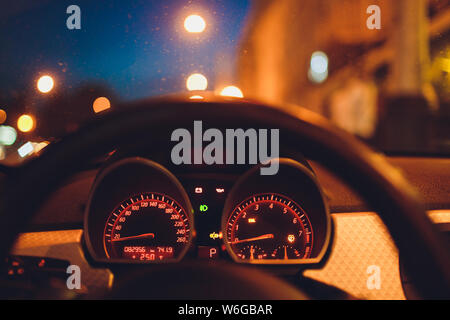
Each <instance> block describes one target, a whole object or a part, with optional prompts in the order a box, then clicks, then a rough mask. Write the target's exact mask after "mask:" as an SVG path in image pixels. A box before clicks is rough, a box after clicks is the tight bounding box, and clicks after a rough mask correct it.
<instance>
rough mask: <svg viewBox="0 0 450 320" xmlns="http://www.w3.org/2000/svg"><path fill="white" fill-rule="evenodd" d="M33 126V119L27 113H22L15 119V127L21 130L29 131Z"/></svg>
mask: <svg viewBox="0 0 450 320" xmlns="http://www.w3.org/2000/svg"><path fill="white" fill-rule="evenodd" d="M34 127H35V120H34V118H33V117H32V116H31V115H29V114H23V115H21V116H20V117H19V119H18V120H17V129H19V130H20V131H22V132H30V131H31V130H33V129H34Z"/></svg>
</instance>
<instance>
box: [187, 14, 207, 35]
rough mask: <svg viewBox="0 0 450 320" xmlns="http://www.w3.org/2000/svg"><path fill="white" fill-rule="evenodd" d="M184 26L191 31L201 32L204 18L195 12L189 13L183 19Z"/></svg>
mask: <svg viewBox="0 0 450 320" xmlns="http://www.w3.org/2000/svg"><path fill="white" fill-rule="evenodd" d="M184 28H185V29H186V31H187V32H191V33H200V32H203V31H204V30H205V28H206V22H205V19H203V18H202V17H201V16H199V15H196V14H193V15H190V16H188V17H187V18H186V19H185V20H184Z"/></svg>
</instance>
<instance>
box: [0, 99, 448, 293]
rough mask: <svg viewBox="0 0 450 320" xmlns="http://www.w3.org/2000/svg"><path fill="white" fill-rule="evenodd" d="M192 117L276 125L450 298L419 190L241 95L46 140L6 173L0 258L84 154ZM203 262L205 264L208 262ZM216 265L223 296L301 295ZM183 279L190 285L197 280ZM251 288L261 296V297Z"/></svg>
mask: <svg viewBox="0 0 450 320" xmlns="http://www.w3.org/2000/svg"><path fill="white" fill-rule="evenodd" d="M194 120H202V121H203V123H204V125H205V126H209V127H218V128H220V127H224V126H225V127H230V128H245V127H253V128H278V129H279V130H280V139H283V141H287V142H289V143H291V145H293V146H297V148H298V150H300V151H301V152H302V153H303V154H304V155H305V156H306V157H307V158H309V159H312V160H316V161H317V162H318V163H320V164H322V165H323V166H324V167H326V168H328V169H329V170H330V171H332V172H334V173H335V174H336V175H337V176H339V177H340V178H341V179H342V180H343V181H345V182H347V183H348V184H349V186H351V187H352V188H353V189H354V190H357V192H358V193H359V195H360V196H361V197H362V198H363V199H364V200H365V201H366V202H367V203H368V204H369V205H370V206H371V207H372V208H373V210H375V211H376V212H377V213H378V214H379V216H380V217H381V219H382V220H383V222H384V224H385V225H386V227H387V229H388V230H389V232H390V234H391V236H392V238H393V239H394V241H395V243H396V245H397V247H398V249H399V251H400V254H401V255H402V258H403V261H404V264H405V268H406V269H407V272H408V275H409V277H410V278H411V280H412V281H413V283H414V284H415V287H416V289H417V292H418V294H419V295H420V297H422V298H433V299H434V298H447V299H448V298H450V256H449V251H448V248H447V247H446V245H445V244H444V241H443V239H441V235H440V233H439V231H438V230H437V229H436V228H435V227H434V226H433V224H432V223H431V221H430V220H429V218H428V217H427V215H426V213H425V211H424V209H423V207H422V205H421V203H420V201H419V197H418V194H417V193H416V192H415V190H414V189H413V188H412V187H411V186H410V185H409V183H408V182H407V181H406V180H405V179H404V178H403V176H402V175H401V174H400V173H399V172H398V171H397V170H396V169H395V168H393V167H392V166H391V165H390V164H389V163H388V162H387V161H386V159H385V158H384V157H383V156H382V155H380V154H378V153H376V152H374V151H373V150H371V149H370V148H368V147H367V146H366V145H364V144H363V143H362V142H360V141H359V140H358V139H356V138H354V137H353V136H352V135H350V134H348V133H346V132H344V131H342V130H340V129H337V128H335V127H334V126H333V125H331V124H330V123H329V122H328V121H327V120H326V119H324V118H322V117H321V116H319V115H317V114H315V113H313V112H310V111H308V110H305V109H301V108H298V107H293V106H284V107H283V108H282V109H281V108H274V107H270V106H267V105H263V104H259V103H255V102H249V101H244V100H239V99H238V100H235V99H223V100H217V99H216V100H212V101H209V100H208V101H200V102H198V100H197V101H194V100H190V101H189V100H176V99H174V100H169V99H165V100H163V99H161V100H150V101H138V102H134V103H130V104H127V105H124V106H122V108H120V111H118V112H110V113H106V114H104V116H102V117H98V118H97V119H95V120H94V121H93V122H91V123H89V124H87V125H86V126H84V127H83V128H82V129H80V130H79V131H77V132H75V133H73V134H71V135H68V136H67V137H65V138H63V139H62V140H61V141H59V142H56V143H53V144H50V145H49V146H48V147H46V148H45V149H44V152H43V153H42V154H41V156H39V157H37V158H35V159H32V160H30V161H29V162H27V163H25V164H24V165H23V166H21V167H20V168H19V169H17V170H15V171H14V172H13V173H11V174H10V175H8V176H7V178H6V183H5V185H4V186H5V188H4V190H3V192H2V193H1V201H0V217H1V219H2V227H3V232H2V233H1V235H0V237H1V241H0V256H2V257H5V256H6V255H7V254H8V253H9V250H10V249H11V247H12V245H13V242H14V239H15V237H16V236H17V235H18V233H19V232H20V231H21V230H23V228H24V227H25V225H26V223H27V222H28V221H30V218H31V217H32V215H33V213H35V212H36V211H37V209H38V208H39V206H40V205H41V204H42V203H43V200H44V199H46V198H47V197H48V196H49V194H50V193H51V192H53V191H54V190H56V188H57V187H58V186H59V185H60V184H61V183H62V182H63V181H64V180H65V179H66V178H68V177H69V176H70V175H72V174H73V173H75V172H77V171H79V170H80V169H81V168H82V167H83V165H85V164H87V163H88V162H89V161H90V160H92V159H94V158H95V157H99V156H101V155H103V154H105V153H107V152H109V151H111V150H113V149H114V148H115V147H116V146H118V145H122V144H123V145H126V143H127V141H132V140H133V139H142V137H144V136H145V137H147V136H149V137H150V138H151V139H156V138H157V137H159V138H162V139H167V141H170V132H172V130H173V129H175V128H191V127H192V125H193V121H194ZM24 199H25V200H24ZM181 264H182V263H181ZM176 268H177V266H176V265H174V266H170V267H167V268H166V269H165V270H163V271H157V272H161V273H162V274H165V273H167V272H169V271H170V270H172V271H173V270H174V269H176ZM201 268H202V269H201V270H206V269H207V266H203V267H201ZM218 269H221V268H218ZM222 269H225V268H222ZM238 269H239V270H238ZM187 270H198V269H196V268H191V269H189V268H187ZM236 270H238V271H236ZM219 271H220V272H221V275H220V274H219ZM219 271H217V272H215V271H214V270H208V271H207V272H205V273H203V274H204V275H205V274H208V275H210V276H211V277H213V276H215V277H219V278H220V279H222V280H217V281H221V284H223V285H225V284H226V283H228V284H229V283H231V284H232V285H233V286H239V287H234V288H236V289H235V290H232V287H230V285H228V287H229V289H230V290H231V291H232V292H234V296H231V297H229V298H243V297H249V298H251V297H256V298H258V297H263V298H273V299H278V298H286V296H287V295H288V296H289V297H291V298H299V299H300V298H305V295H304V294H302V293H301V292H299V291H298V290H296V289H293V288H291V289H292V290H291V289H289V285H288V284H286V283H284V282H283V281H282V280H280V279H273V277H272V278H271V276H269V275H266V274H265V273H263V272H257V273H255V275H254V276H257V277H260V278H259V280H260V281H251V280H248V279H249V277H250V278H251V275H248V274H245V275H246V276H244V277H243V276H242V273H241V271H242V266H233V267H230V266H228V267H227V268H226V270H219ZM183 272H189V271H186V270H184V271H183ZM192 272H193V275H194V276H193V277H192V278H198V277H197V276H198V274H197V273H198V271H192ZM196 272H197V273H196ZM223 272H225V273H226V275H225V276H223ZM239 274H240V275H239ZM143 277H145V275H144V276H143ZM203 277H204V276H203ZM261 277H262V278H261ZM186 278H189V274H187V275H186ZM233 279H234V281H233ZM245 279H247V280H245ZM264 279H266V280H267V281H265V280H264ZM261 280H263V281H261ZM165 285H167V283H165ZM173 285H177V284H173ZM185 285H186V286H189V285H190V286H192V288H196V286H197V285H198V283H194V282H192V283H190V284H189V283H188V284H185ZM219 285H220V283H219ZM244 286H248V287H247V289H248V290H247V289H246V290H244V291H246V294H247V296H242V295H239V292H240V291H241V288H243V287H244ZM192 288H191V289H192ZM276 288H280V289H283V290H284V292H285V293H286V294H281V293H280V292H282V291H283V290H277V289H276ZM197 289H198V290H194V291H197V292H198V291H199V290H200V291H201V290H202V286H200V287H198V288H197ZM232 292H230V294H233V293H232ZM257 292H264V293H265V294H264V295H262V296H261V295H257V294H256V293H257ZM252 294H255V295H253V296H252ZM186 298H189V297H186ZM222 298H223V297H222Z"/></svg>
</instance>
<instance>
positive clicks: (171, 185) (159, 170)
mask: <svg viewBox="0 0 450 320" xmlns="http://www.w3.org/2000/svg"><path fill="white" fill-rule="evenodd" d="M133 165H136V166H142V168H145V169H146V170H148V172H146V174H147V175H149V176H151V175H152V174H155V177H157V178H158V179H165V183H166V185H167V187H166V189H174V190H176V192H175V193H176V195H173V194H168V192H167V191H165V190H164V191H161V190H151V189H154V188H144V189H145V190H144V189H140V190H134V192H131V191H130V192H129V193H127V190H123V197H122V198H118V199H116V201H117V202H116V203H115V204H114V205H112V206H111V208H109V210H106V209H105V210H104V212H102V213H101V216H100V217H97V220H101V219H102V216H105V217H104V218H105V219H104V221H103V225H102V226H101V227H102V229H101V235H100V238H101V241H96V243H97V242H101V244H103V231H104V229H103V228H104V225H105V224H106V222H107V220H108V218H109V216H110V214H111V212H112V211H113V208H115V207H116V206H117V204H118V203H120V202H121V201H124V199H125V200H126V199H128V198H130V197H132V196H133V195H136V194H144V193H158V194H164V195H167V196H168V197H170V198H172V199H173V200H174V201H176V202H177V204H178V205H179V206H180V207H181V208H183V210H184V212H185V213H186V215H187V219H188V224H189V228H190V236H189V239H188V241H187V242H186V244H185V246H184V248H183V249H182V250H181V251H180V253H179V255H178V257H177V258H173V259H164V260H154V261H140V260H131V259H117V258H107V256H106V253H105V252H104V250H99V248H97V249H95V247H99V245H95V246H94V244H93V239H91V237H92V234H91V233H92V232H93V231H94V230H93V227H92V226H91V221H90V220H91V219H90V218H92V215H95V214H98V213H96V212H92V207H93V204H94V203H96V202H97V201H99V200H98V198H100V197H101V196H97V191H98V190H99V187H100V186H102V187H104V186H103V184H104V182H105V179H107V178H108V177H109V176H110V175H112V174H113V173H117V170H121V168H123V167H125V166H133ZM135 178H137V177H135ZM141 184H142V182H141ZM143 184H145V182H143ZM158 184H159V185H161V184H162V182H161V181H160V180H158ZM116 191H117V190H116ZM119 193H120V192H119ZM193 212H194V210H193V208H192V205H191V202H190V200H189V197H188V195H187V193H186V190H185V189H184V187H183V186H182V185H181V183H180V182H179V181H178V179H177V178H176V177H175V176H174V175H173V174H172V173H171V172H170V171H169V170H167V169H166V168H165V167H163V166H162V165H160V164H158V163H156V162H154V161H152V160H149V159H146V158H141V157H131V158H124V159H121V160H118V161H116V162H114V163H113V164H111V165H109V166H107V167H106V168H105V169H103V170H102V171H101V172H100V173H99V174H98V176H97V177H96V179H95V181H94V184H93V186H92V188H91V191H90V193H89V198H88V202H87V205H86V209H85V215H84V231H85V232H84V235H83V237H84V240H85V245H86V249H87V251H88V253H89V255H90V257H91V258H92V260H93V261H94V262H96V263H105V264H144V265H151V264H166V263H176V262H179V261H181V260H182V259H183V258H184V257H185V256H186V254H187V253H188V251H189V250H191V249H192V244H193V242H194V238H195V235H196V231H195V225H194V214H193ZM96 225H99V223H98V222H97V223H96ZM96 229H99V228H96ZM97 240H98V239H97ZM101 247H102V248H103V245H102V246H101ZM100 251H102V252H100Z"/></svg>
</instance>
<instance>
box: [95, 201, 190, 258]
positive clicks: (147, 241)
mask: <svg viewBox="0 0 450 320" xmlns="http://www.w3.org/2000/svg"><path fill="white" fill-rule="evenodd" d="M190 237H191V228H190V225H189V218H188V215H187V214H186V211H185V210H184V208H183V207H181V206H180V205H179V204H178V203H177V202H176V201H175V200H174V199H172V198H171V197H169V196H167V195H164V194H160V193H142V194H139V195H136V196H133V197H130V198H128V199H126V200H124V201H122V202H121V203H120V204H119V205H117V206H116V208H115V209H114V210H113V211H112V212H111V214H110V215H109V218H108V220H107V222H106V225H105V229H104V234H103V246H104V249H105V253H106V256H107V258H108V259H121V260H138V261H167V260H169V261H170V260H171V261H176V260H179V259H180V258H181V257H182V256H183V255H184V253H185V252H186V250H187V247H188V244H189V243H190Z"/></svg>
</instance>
